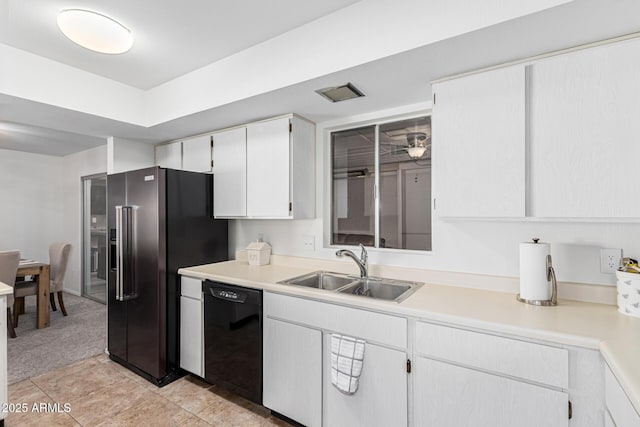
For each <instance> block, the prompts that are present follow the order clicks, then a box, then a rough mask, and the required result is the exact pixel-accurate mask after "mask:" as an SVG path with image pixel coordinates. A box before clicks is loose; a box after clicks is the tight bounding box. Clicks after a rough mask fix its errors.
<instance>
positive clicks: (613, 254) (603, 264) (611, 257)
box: [600, 249, 622, 274]
mask: <svg viewBox="0 0 640 427" xmlns="http://www.w3.org/2000/svg"><path fill="white" fill-rule="evenodd" d="M621 258H622V249H600V273H605V274H607V273H615V272H616V270H617V269H618V267H620V259H621Z"/></svg>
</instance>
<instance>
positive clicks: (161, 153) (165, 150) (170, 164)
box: [156, 141, 182, 169]
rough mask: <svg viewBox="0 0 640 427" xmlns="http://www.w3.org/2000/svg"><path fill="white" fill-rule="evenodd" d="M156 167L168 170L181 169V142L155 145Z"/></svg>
mask: <svg viewBox="0 0 640 427" xmlns="http://www.w3.org/2000/svg"><path fill="white" fill-rule="evenodd" d="M156 165H157V166H160V167H163V168H169V169H182V142H181V141H178V142H172V143H171V144H164V145H157V146H156Z"/></svg>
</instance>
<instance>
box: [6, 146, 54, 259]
mask: <svg viewBox="0 0 640 427" xmlns="http://www.w3.org/2000/svg"><path fill="white" fill-rule="evenodd" d="M61 172H62V158H60V157H53V156H45V155H41V154H31V153H23V152H19V151H10V150H0V203H1V204H0V250H9V249H19V250H20V255H21V256H22V257H23V258H30V259H36V260H41V261H48V259H49V244H50V243H51V242H53V241H55V240H58V239H60V238H62V235H63V234H62V231H61V227H60V224H61V222H62V218H63V213H62V204H61V203H60V200H61V197H62V193H63V189H62V177H61Z"/></svg>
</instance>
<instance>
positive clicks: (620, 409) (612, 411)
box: [604, 366, 640, 427]
mask: <svg viewBox="0 0 640 427" xmlns="http://www.w3.org/2000/svg"><path fill="white" fill-rule="evenodd" d="M604 389H605V401H606V405H607V411H605V412H608V414H607V415H610V418H611V419H610V420H608V423H609V424H607V425H612V426H615V427H637V426H640V415H639V414H638V412H636V410H635V409H634V407H633V405H632V404H631V401H630V400H629V398H628V397H627V395H626V394H625V392H624V390H623V389H622V387H621V386H620V383H618V380H617V379H616V377H615V375H613V372H611V369H609V367H608V366H606V367H605V370H604ZM605 418H606V417H605Z"/></svg>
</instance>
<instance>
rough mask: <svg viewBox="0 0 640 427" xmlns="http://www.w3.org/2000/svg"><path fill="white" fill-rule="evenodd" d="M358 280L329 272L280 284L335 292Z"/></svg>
mask: <svg viewBox="0 0 640 427" xmlns="http://www.w3.org/2000/svg"><path fill="white" fill-rule="evenodd" d="M356 279H357V278H356V277H353V276H348V275H346V274H340V273H331V272H328V271H314V272H313V273H309V274H305V275H304V276H298V277H294V278H292V279H287V280H283V281H282V282H279V283H282V284H285V285H296V286H305V287H307V288H317V289H327V290H329V291H333V290H335V289H338V288H342V287H344V286H345V285H347V284H349V283H353V281H354V280H356Z"/></svg>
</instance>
